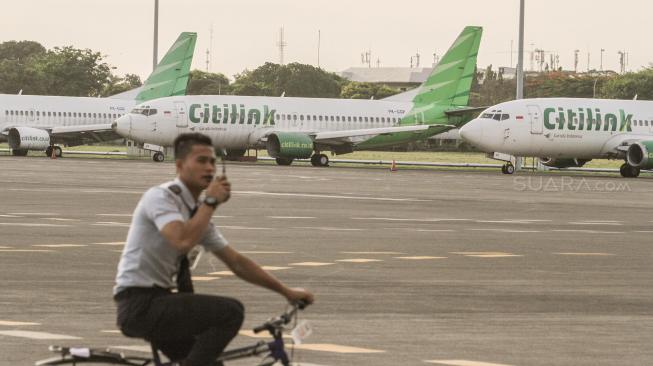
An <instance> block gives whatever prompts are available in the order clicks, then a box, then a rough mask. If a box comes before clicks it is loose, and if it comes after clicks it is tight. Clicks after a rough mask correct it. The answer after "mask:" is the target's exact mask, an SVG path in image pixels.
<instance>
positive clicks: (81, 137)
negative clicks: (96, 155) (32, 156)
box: [50, 123, 122, 146]
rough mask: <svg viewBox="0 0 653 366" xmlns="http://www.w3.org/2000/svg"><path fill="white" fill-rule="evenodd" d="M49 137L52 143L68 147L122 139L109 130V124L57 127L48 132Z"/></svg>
mask: <svg viewBox="0 0 653 366" xmlns="http://www.w3.org/2000/svg"><path fill="white" fill-rule="evenodd" d="M50 136H51V138H52V139H53V141H56V142H63V143H65V144H66V145H68V146H77V145H83V144H87V143H93V142H104V141H112V140H117V139H121V138H122V137H121V136H120V135H118V134H117V133H116V132H115V131H114V130H113V129H112V128H111V123H103V124H95V125H81V126H57V127H53V128H52V129H51V130H50Z"/></svg>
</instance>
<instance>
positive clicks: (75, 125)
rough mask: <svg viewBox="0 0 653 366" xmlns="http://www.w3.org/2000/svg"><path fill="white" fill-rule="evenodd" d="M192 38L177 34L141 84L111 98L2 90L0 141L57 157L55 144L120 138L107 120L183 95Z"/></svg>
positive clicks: (18, 152) (19, 150)
mask: <svg viewBox="0 0 653 366" xmlns="http://www.w3.org/2000/svg"><path fill="white" fill-rule="evenodd" d="M196 39H197V34H196V33H190V32H184V33H181V34H180V35H179V37H178V38H177V40H176V41H175V43H174V44H173V45H172V47H171V48H170V50H168V52H167V53H166V55H165V56H164V57H163V59H161V61H160V62H159V64H158V65H157V67H156V68H155V69H154V71H153V72H152V74H151V75H150V76H149V77H148V79H147V80H146V81H145V83H144V84H143V86H142V87H140V88H137V89H134V90H131V91H127V92H125V93H121V94H117V95H114V96H112V97H108V98H87V97H61V96H43V95H9V94H1V95H0V142H5V141H6V142H8V143H9V147H10V148H11V150H12V154H13V155H14V156H25V155H27V153H28V151H29V150H40V151H45V153H46V155H47V156H51V155H52V154H53V152H54V154H55V156H58V157H60V156H62V150H61V147H60V146H57V144H63V145H66V146H77V145H83V144H86V143H90V142H101V141H109V140H115V139H119V138H122V137H121V136H120V135H118V134H116V133H115V132H114V131H113V130H112V129H111V124H112V122H113V121H115V120H116V119H117V118H119V117H120V116H122V115H124V114H125V113H127V112H128V111H129V110H131V109H132V108H133V107H134V106H135V105H136V104H138V103H141V102H144V101H148V100H152V99H156V98H160V97H167V96H172V95H184V94H186V85H187V83H188V77H189V71H190V65H191V61H192V59H193V51H194V49H195V42H196ZM136 93H137V94H136Z"/></svg>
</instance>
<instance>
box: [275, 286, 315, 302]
mask: <svg viewBox="0 0 653 366" xmlns="http://www.w3.org/2000/svg"><path fill="white" fill-rule="evenodd" d="M283 295H284V296H285V297H286V299H288V302H290V303H296V302H298V301H304V302H306V304H312V303H313V301H314V300H315V298H314V296H313V294H312V293H310V292H308V291H306V290H304V289H303V288H289V289H288V290H286V291H285V292H284V294H283Z"/></svg>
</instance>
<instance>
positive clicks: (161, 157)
mask: <svg viewBox="0 0 653 366" xmlns="http://www.w3.org/2000/svg"><path fill="white" fill-rule="evenodd" d="M165 158H166V156H165V155H163V153H162V152H161V151H157V152H155V153H154V155H152V160H154V161H156V162H157V163H161V162H163V160H165Z"/></svg>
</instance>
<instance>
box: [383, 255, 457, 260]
mask: <svg viewBox="0 0 653 366" xmlns="http://www.w3.org/2000/svg"><path fill="white" fill-rule="evenodd" d="M395 258H396V259H407V260H416V261H420V260H427V259H447V257H431V256H428V255H417V256H412V257H395Z"/></svg>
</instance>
